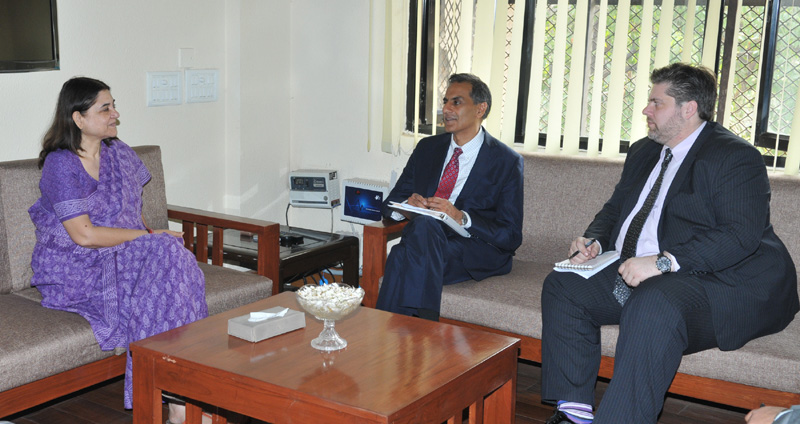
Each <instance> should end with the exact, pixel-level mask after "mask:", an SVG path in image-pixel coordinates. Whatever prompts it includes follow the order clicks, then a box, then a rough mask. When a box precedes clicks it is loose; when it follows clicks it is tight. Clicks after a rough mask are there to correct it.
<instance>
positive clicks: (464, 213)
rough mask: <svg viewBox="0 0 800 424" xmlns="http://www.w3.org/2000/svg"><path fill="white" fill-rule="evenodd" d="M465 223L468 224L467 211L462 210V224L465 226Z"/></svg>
mask: <svg viewBox="0 0 800 424" xmlns="http://www.w3.org/2000/svg"><path fill="white" fill-rule="evenodd" d="M465 225H467V213H466V212H464V211H461V226H462V227H463V226H465Z"/></svg>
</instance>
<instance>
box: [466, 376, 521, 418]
mask: <svg viewBox="0 0 800 424" xmlns="http://www.w3.org/2000/svg"><path fill="white" fill-rule="evenodd" d="M515 402H516V377H514V378H512V379H511V380H509V381H507V382H506V383H505V384H503V385H502V386H500V388H499V389H497V390H495V391H494V393H492V394H490V395H489V396H487V397H486V399H485V400H484V405H483V414H482V415H483V418H484V419H483V422H484V423H486V424H495V423H497V424H500V423H513V422H514V419H515V414H516V411H515V408H516V405H515ZM470 412H471V411H470ZM471 418H472V413H470V423H472V421H471Z"/></svg>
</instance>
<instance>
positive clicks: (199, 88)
mask: <svg viewBox="0 0 800 424" xmlns="http://www.w3.org/2000/svg"><path fill="white" fill-rule="evenodd" d="M218 81H219V70H217V69H187V70H186V103H200V102H216V101H217V86H218V85H219V84H218Z"/></svg>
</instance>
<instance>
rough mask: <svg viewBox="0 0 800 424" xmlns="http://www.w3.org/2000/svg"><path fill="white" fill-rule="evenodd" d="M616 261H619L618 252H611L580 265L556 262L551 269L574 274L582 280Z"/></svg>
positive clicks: (564, 261) (567, 261) (565, 261)
mask: <svg viewBox="0 0 800 424" xmlns="http://www.w3.org/2000/svg"><path fill="white" fill-rule="evenodd" d="M617 259H619V252H617V251H614V250H611V251H609V252H605V253H603V254H602V255H598V256H597V257H596V258H594V259H590V260H588V261H586V262H584V263H582V264H573V263H571V262H570V261H569V259H567V260H563V261H561V262H556V264H555V267H553V269H554V270H555V271H559V272H574V273H576V274H578V275H580V276H581V277H583V278H589V277H591V276H592V275H595V274H597V273H598V272H600V271H601V270H603V269H604V268H605V267H607V266H609V265H611V264H612V263H614V262H615V261H616V260H617Z"/></svg>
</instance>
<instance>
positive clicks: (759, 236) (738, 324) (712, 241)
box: [585, 122, 798, 350]
mask: <svg viewBox="0 0 800 424" xmlns="http://www.w3.org/2000/svg"><path fill="white" fill-rule="evenodd" d="M661 148H662V146H661V145H660V144H658V143H656V142H655V141H653V140H651V139H649V138H644V139H642V140H640V141H638V142H636V143H634V144H633V145H632V146H631V148H630V151H629V152H628V155H627V158H626V160H625V166H624V167H623V170H622V176H621V177H620V180H619V182H618V183H617V186H616V188H615V189H614V193H613V194H612V196H611V199H610V200H609V201H608V202H607V203H606V204H605V205H604V206H603V208H602V209H601V210H600V212H599V213H598V214H597V215H596V216H595V218H594V220H593V222H592V223H591V224H590V225H589V227H588V229H587V230H586V233H585V237H595V238H597V240H598V241H600V244H601V246H602V247H603V249H604V250H613V249H614V245H615V243H616V240H617V236H618V235H619V232H620V227H621V226H622V223H623V221H624V220H625V218H626V217H627V216H628V215H629V214H630V212H631V210H632V209H633V207H634V206H635V204H636V201H637V199H638V197H639V193H641V192H642V188H643V187H644V184H645V181H646V180H647V177H648V176H649V174H650V172H651V171H652V169H653V167H654V166H655V165H656V163H657V162H658V160H659V155H660V152H661ZM769 200H770V187H769V180H768V178H767V171H766V167H765V166H764V161H763V159H762V157H761V155H760V153H759V152H758V151H757V150H756V149H755V148H754V147H753V146H752V145H750V144H749V143H747V142H746V141H744V140H742V139H741V138H740V137H738V136H736V135H734V134H733V133H731V132H730V131H728V130H727V129H725V128H723V127H722V126H721V125H719V124H716V123H712V122H709V123H707V124H706V127H705V128H704V129H703V130H702V132H701V133H700V135H699V136H698V138H697V141H696V142H695V144H694V145H693V146H692V148H691V150H690V151H689V153H688V155H687V156H686V159H685V160H684V161H683V163H682V164H681V166H680V168H679V169H678V173H677V174H676V175H675V179H674V180H673V181H672V184H671V185H670V187H669V191H668V192H667V197H666V199H665V201H664V207H663V209H662V210H661V218H660V221H659V224H658V242H659V249H660V250H661V251H668V252H669V253H671V254H672V255H674V256H675V258H676V260H677V262H678V263H679V264H680V267H681V268H680V270H679V271H678V274H683V275H687V276H688V275H692V276H694V277H696V278H698V279H699V280H700V281H701V282H702V284H703V287H704V288H705V290H706V292H707V294H708V297H709V301H710V304H711V313H712V317H713V320H714V322H713V324H714V330H715V334H716V337H717V343H718V344H719V347H720V349H722V350H733V349H737V348H739V347H741V346H742V345H744V344H745V343H747V342H748V341H749V340H751V339H753V338H756V337H760V336H763V335H766V334H771V333H774V332H778V331H780V330H782V329H783V328H785V327H786V326H787V325H788V324H789V322H791V320H792V318H793V317H794V315H795V313H796V312H797V311H798V297H797V276H796V275H797V274H796V272H795V267H794V264H793V263H792V258H791V257H790V256H789V252H788V251H787V250H786V247H785V246H784V245H783V243H782V242H781V240H780V239H778V237H777V236H776V235H775V233H774V232H773V229H772V224H770V219H769Z"/></svg>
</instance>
